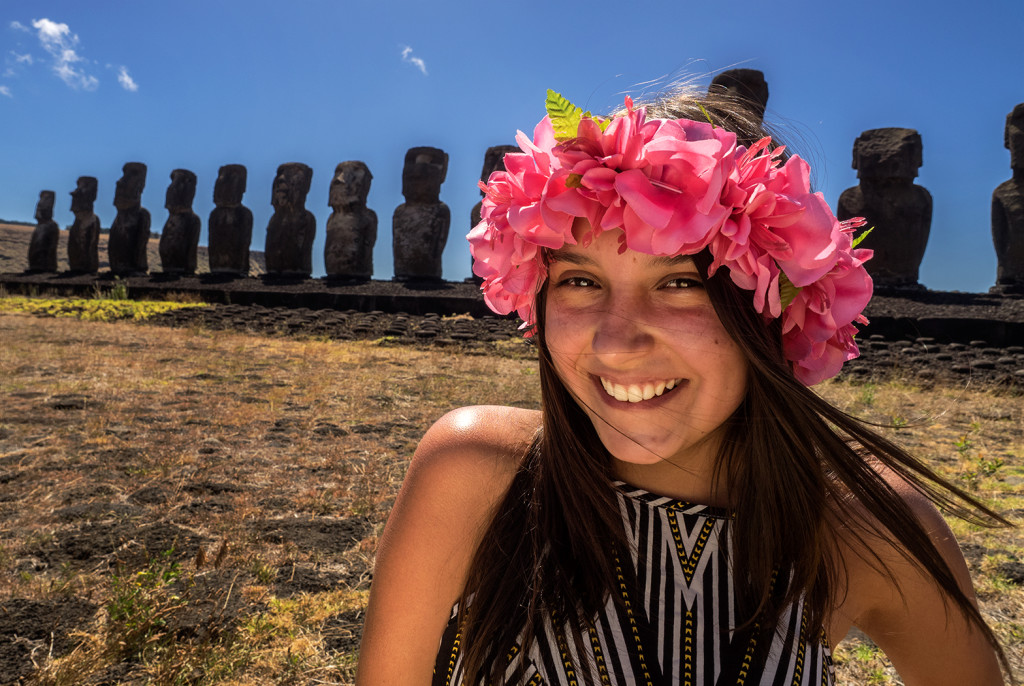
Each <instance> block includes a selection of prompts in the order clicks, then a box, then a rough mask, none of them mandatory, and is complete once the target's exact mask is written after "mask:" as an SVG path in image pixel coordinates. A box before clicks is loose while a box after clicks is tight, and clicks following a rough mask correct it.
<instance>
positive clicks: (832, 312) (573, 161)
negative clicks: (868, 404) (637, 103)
mask: <svg viewBox="0 0 1024 686" xmlns="http://www.w3.org/2000/svg"><path fill="white" fill-rule="evenodd" d="M547 109H548V113H549V114H548V116H546V117H544V119H542V120H541V121H540V123H539V124H537V127H536V129H535V130H534V133H533V141H532V142H531V141H530V140H529V139H528V138H527V137H526V135H525V134H524V133H523V132H522V131H520V132H518V135H517V136H516V142H517V143H518V144H519V147H520V148H521V149H522V151H523V152H522V153H509V154H507V155H506V156H505V167H506V169H507V171H503V172H502V171H499V172H495V173H493V174H491V176H490V178H489V179H488V180H487V183H486V184H482V183H481V184H480V187H481V189H482V190H483V191H484V192H485V194H486V195H485V196H484V199H483V208H482V212H481V216H482V220H481V222H480V223H479V224H478V225H477V226H476V227H474V228H473V230H472V231H470V232H469V236H468V238H469V244H470V251H471V252H472V254H473V260H474V262H473V272H474V273H475V274H476V275H477V276H479V277H481V278H483V280H484V281H483V285H482V286H481V288H482V290H483V294H484V300H485V301H486V302H487V305H488V306H489V307H490V308H491V309H492V310H494V311H495V312H497V313H498V314H508V313H510V312H512V311H515V312H517V313H518V314H519V316H520V317H521V318H522V320H523V321H524V327H527V328H528V327H531V326H532V325H533V324H534V323H535V322H536V317H535V313H534V306H535V301H536V296H537V293H538V291H539V289H540V288H541V286H542V285H543V283H544V280H545V279H546V278H547V266H546V264H545V260H544V250H545V249H549V250H557V249H558V248H561V247H562V246H564V245H566V244H575V243H576V239H575V238H574V237H573V235H572V228H573V222H574V220H575V219H576V218H577V217H584V218H586V219H587V220H588V221H589V222H590V226H591V227H593V233H592V235H591V236H589V237H588V238H587V239H584V240H589V239H590V238H592V237H596V236H597V235H599V234H600V233H601V232H602V231H608V230H612V229H622V232H623V235H622V238H621V240H622V245H623V249H625V248H629V249H630V250H636V251H638V252H642V253H647V254H650V255H667V256H676V255H693V254H695V253H698V252H700V251H701V250H704V249H705V248H707V249H709V250H710V252H711V255H712V257H713V262H712V264H711V266H710V268H709V269H708V276H711V275H712V274H714V273H715V272H716V271H717V270H718V268H719V267H726V268H727V269H728V270H729V275H730V277H731V278H732V280H733V282H734V283H735V284H736V285H737V286H739V287H740V288H743V289H745V290H749V291H752V292H753V304H754V309H755V310H756V311H757V312H760V313H761V314H763V315H764V316H765V317H766V318H776V317H780V316H781V317H782V331H783V353H784V354H785V357H786V359H787V360H789V361H790V363H791V364H792V368H793V372H794V374H795V375H796V376H797V378H798V379H799V380H800V381H801V382H802V383H804V384H806V385H808V386H810V385H813V384H816V383H818V382H819V381H823V380H824V379H828V378H830V377H833V376H835V375H836V374H838V373H839V370H840V369H841V368H842V366H843V363H844V362H845V361H846V360H850V359H853V358H855V357H857V355H859V350H858V349H857V344H856V343H855V342H854V340H853V336H854V334H855V333H856V332H857V329H856V327H855V326H854V324H853V323H854V322H858V323H861V324H866V323H867V319H866V318H865V317H864V316H863V314H862V312H863V310H864V308H865V307H866V306H867V304H868V301H869V300H870V299H871V293H872V283H871V277H869V276H868V273H867V271H866V270H865V269H864V266H863V263H864V262H865V261H866V260H868V259H870V258H871V254H872V251H870V250H866V249H858V248H856V247H855V246H856V244H857V243H858V242H859V240H860V239H857V240H856V241H855V240H854V239H853V235H852V234H853V231H854V229H855V228H856V227H859V226H863V225H864V220H863V219H859V218H858V219H851V220H849V221H845V222H840V221H839V220H838V219H836V217H835V215H834V214H833V213H832V210H831V209H829V206H828V204H827V203H826V202H825V200H824V198H823V197H822V195H821V194H820V193H812V192H811V190H810V182H809V171H810V168H809V166H808V164H807V162H805V161H804V160H802V159H800V158H799V157H798V156H796V155H793V156H792V157H790V158H789V159H788V160H786V161H785V163H784V164H783V163H782V160H781V154H782V148H776V149H775V150H769V146H770V144H771V139H770V138H767V137H766V138H763V139H761V140H759V141H758V142H757V143H755V144H754V145H752V146H751V147H750V148H749V149H748V148H745V147H743V146H742V145H737V144H736V134H734V133H732V132H730V131H726V130H724V129H722V128H721V127H716V126H714V125H713V124H712V123H709V122H698V121H691V120H688V119H652V120H647V119H646V118H645V110H644V109H643V108H639V109H633V102H632V100H631V99H630V98H628V97H627V98H626V112H625V113H624V114H623V115H621V116H616V117H612V118H609V119H601V118H596V117H593V116H591V115H590V113H589V112H583V111H582V110H581V109H580V108H578V107H574V106H573V105H572V104H570V103H569V102H568V101H567V100H565V99H564V98H562V96H560V95H558V94H557V93H554V92H553V91H548V100H547ZM860 238H863V235H862V236H861V237H860Z"/></svg>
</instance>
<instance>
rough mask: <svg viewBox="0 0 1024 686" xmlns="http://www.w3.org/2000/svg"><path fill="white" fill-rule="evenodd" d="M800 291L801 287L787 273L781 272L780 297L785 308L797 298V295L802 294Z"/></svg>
mask: <svg viewBox="0 0 1024 686" xmlns="http://www.w3.org/2000/svg"><path fill="white" fill-rule="evenodd" d="M800 291H801V289H799V288H797V287H796V286H794V285H793V282H792V281H790V280H789V277H788V276H786V275H785V273H782V274H779V299H780V300H781V301H782V309H783V310H785V309H786V308H787V307H789V306H790V304H791V303H792V302H793V301H794V300H796V296H797V295H799V294H800Z"/></svg>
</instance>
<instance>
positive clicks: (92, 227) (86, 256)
mask: <svg viewBox="0 0 1024 686" xmlns="http://www.w3.org/2000/svg"><path fill="white" fill-rule="evenodd" d="M97 188H98V184H97V182H96V178H95V177H93V176H79V177H78V183H77V184H76V186H75V190H73V191H71V211H72V212H73V213H74V214H75V222H74V224H72V225H71V228H70V229H68V269H69V270H70V271H71V272H73V273H79V274H95V273H96V272H97V271H99V268H100V254H99V243H100V218H99V217H97V216H96V214H95V213H94V212H93V211H92V210H93V203H94V202H96V189H97Z"/></svg>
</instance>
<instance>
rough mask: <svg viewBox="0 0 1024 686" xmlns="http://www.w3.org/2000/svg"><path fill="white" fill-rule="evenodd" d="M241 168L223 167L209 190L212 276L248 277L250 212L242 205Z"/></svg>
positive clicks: (231, 165)
mask: <svg viewBox="0 0 1024 686" xmlns="http://www.w3.org/2000/svg"><path fill="white" fill-rule="evenodd" d="M247 176H248V174H247V172H246V169H245V167H244V166H242V165H240V164H226V165H224V166H223V167H221V168H220V171H219V173H218V174H217V183H216V184H214V186H213V203H214V204H215V205H216V207H215V208H213V211H212V212H210V222H209V223H210V248H209V253H210V271H211V272H212V273H214V274H233V275H235V276H247V275H248V274H249V244H250V243H251V242H252V211H251V210H249V208H248V207H246V206H245V205H243V204H242V196H243V195H245V184H246V177H247Z"/></svg>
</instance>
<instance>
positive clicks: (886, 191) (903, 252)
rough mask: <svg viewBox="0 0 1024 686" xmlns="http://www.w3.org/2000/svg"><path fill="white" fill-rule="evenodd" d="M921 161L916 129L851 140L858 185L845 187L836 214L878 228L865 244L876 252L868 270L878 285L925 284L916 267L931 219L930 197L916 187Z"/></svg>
mask: <svg viewBox="0 0 1024 686" xmlns="http://www.w3.org/2000/svg"><path fill="white" fill-rule="evenodd" d="M921 159H922V146H921V136H919V135H918V133H917V131H914V130H913V129H898V128H889V129H871V130H869V131H865V132H864V133H862V134H861V135H860V136H859V137H858V138H857V141H856V142H855V143H854V144H853V168H854V169H856V170H857V177H858V178H859V179H860V185H858V186H855V187H853V188H847V189H846V190H845V191H843V193H842V195H840V196H839V206H838V208H837V209H838V211H837V213H836V214H837V216H838V217H839V219H849V218H851V217H864V218H865V219H867V222H868V223H867V225H868V226H869V227H874V230H873V231H872V232H871V235H869V236H868V237H867V238H866V239H865V240H864V243H863V244H862V245H861V247H863V248H871V249H872V250H874V251H875V256H874V257H873V258H872V259H871V263H870V264H869V265H868V271H869V272H870V274H871V278H872V279H873V280H874V282H875V285H876V286H882V287H884V286H894V287H899V288H921V286H920V284H919V283H918V271H919V269H920V267H921V260H922V259H924V251H925V248H926V247H927V246H928V233H929V231H930V230H931V223H932V196H931V194H930V193H929V192H928V191H927V190H925V189H924V188H922V187H921V186H917V185H914V177H916V176H917V170H918V168H919V167H920V166H921Z"/></svg>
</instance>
